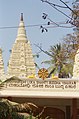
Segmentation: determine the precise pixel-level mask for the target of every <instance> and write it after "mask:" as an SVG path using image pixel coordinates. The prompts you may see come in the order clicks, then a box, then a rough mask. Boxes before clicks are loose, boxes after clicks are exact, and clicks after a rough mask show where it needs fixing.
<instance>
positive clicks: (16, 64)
mask: <svg viewBox="0 0 79 119" xmlns="http://www.w3.org/2000/svg"><path fill="white" fill-rule="evenodd" d="M31 74H35V64H34V59H33V54H32V49H31V45H30V41H28V39H27V36H26V30H25V26H24V21H23V13H21V19H20V24H19V28H18V33H17V37H16V40H15V43H14V44H13V48H12V51H11V55H10V60H9V65H8V75H9V76H16V77H20V78H26V77H27V76H29V75H31Z"/></svg>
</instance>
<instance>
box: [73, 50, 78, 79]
mask: <svg viewBox="0 0 79 119" xmlns="http://www.w3.org/2000/svg"><path fill="white" fill-rule="evenodd" d="M73 78H79V49H78V50H77V53H76V55H75V62H74V67H73Z"/></svg>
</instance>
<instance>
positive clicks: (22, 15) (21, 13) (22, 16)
mask: <svg viewBox="0 0 79 119" xmlns="http://www.w3.org/2000/svg"><path fill="white" fill-rule="evenodd" d="M21 21H23V13H21Z"/></svg>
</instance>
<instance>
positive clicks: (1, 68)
mask: <svg viewBox="0 0 79 119" xmlns="http://www.w3.org/2000/svg"><path fill="white" fill-rule="evenodd" d="M4 75H5V72H4V63H3V57H2V49H1V48H0V78H2V77H3V76H4Z"/></svg>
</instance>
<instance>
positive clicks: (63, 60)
mask: <svg viewBox="0 0 79 119" xmlns="http://www.w3.org/2000/svg"><path fill="white" fill-rule="evenodd" d="M47 54H50V56H51V57H50V60H49V61H43V62H42V63H47V64H49V65H50V67H49V71H50V74H49V77H50V76H51V74H52V73H54V74H56V73H57V74H58V77H60V78H65V77H69V73H71V72H69V66H70V62H69V61H68V58H67V54H66V52H65V49H64V47H63V45H61V44H56V45H55V46H51V47H50V51H49V52H48V53H47Z"/></svg>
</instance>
